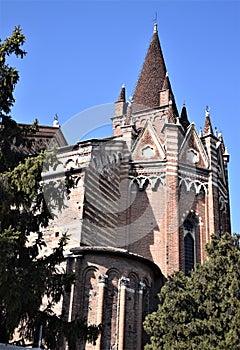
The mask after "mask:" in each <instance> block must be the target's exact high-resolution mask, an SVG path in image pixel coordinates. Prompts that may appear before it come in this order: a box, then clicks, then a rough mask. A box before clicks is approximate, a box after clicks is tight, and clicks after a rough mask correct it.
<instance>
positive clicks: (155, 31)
mask: <svg viewBox="0 0 240 350" xmlns="http://www.w3.org/2000/svg"><path fill="white" fill-rule="evenodd" d="M153 33H157V12H156V13H155V18H154V29H153Z"/></svg>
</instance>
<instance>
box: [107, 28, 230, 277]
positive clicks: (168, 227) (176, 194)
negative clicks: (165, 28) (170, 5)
mask: <svg viewBox="0 0 240 350" xmlns="http://www.w3.org/2000/svg"><path fill="white" fill-rule="evenodd" d="M124 90H125V87H122V89H121V93H120V95H119V98H118V101H117V102H116V103H115V116H114V117H113V118H112V120H113V130H114V135H116V136H118V137H122V139H125V140H126V143H127V144H128V147H129V151H130V167H129V178H130V179H131V185H132V187H131V189H130V192H129V196H130V197H131V196H132V197H133V198H130V200H129V202H130V203H131V206H130V207H129V208H128V220H129V225H128V227H127V228H128V232H127V233H126V235H127V237H128V242H129V244H128V245H127V246H126V248H127V249H128V250H129V251H132V252H138V254H141V255H143V256H144V257H146V258H147V259H149V260H152V261H153V262H154V263H155V264H157V266H158V267H159V268H160V270H161V271H162V273H163V274H164V275H165V276H167V275H168V274H169V273H171V272H173V271H174V270H183V271H185V273H189V271H190V270H191V269H192V267H193V266H194V264H195V263H196V262H197V263H201V262H202V261H203V260H204V258H205V251H204V246H205V244H206V243H207V242H209V240H210V235H211V234H212V233H217V234H222V233H223V232H226V231H228V232H229V231H230V211H229V189H228V170H227V165H228V162H229V154H228V152H227V149H226V147H225V145H224V142H223V137H222V134H221V133H218V134H216V133H213V129H212V125H211V120H210V113H209V109H208V108H206V117H205V125H204V130H203V132H202V131H201V132H200V134H198V133H197V131H196V128H195V124H194V123H190V121H189V119H188V116H187V109H186V106H185V105H184V106H183V108H182V111H181V114H180V115H179V114H178V111H177V107H176V103H175V99H174V94H173V91H172V88H171V84H170V81H169V77H168V73H167V70H166V65H165V62H164V58H163V54H162V50H161V46H160V42H159V37H158V30H157V25H156V24H155V25H154V31H153V36H152V40H151V43H150V46H149V49H148V51H147V55H146V58H145V61H144V64H143V67H142V70H141V73H140V76H139V79H138V82H137V85H136V88H135V92H134V94H133V100H132V101H131V103H128V104H127V103H126V99H125V92H124Z"/></svg>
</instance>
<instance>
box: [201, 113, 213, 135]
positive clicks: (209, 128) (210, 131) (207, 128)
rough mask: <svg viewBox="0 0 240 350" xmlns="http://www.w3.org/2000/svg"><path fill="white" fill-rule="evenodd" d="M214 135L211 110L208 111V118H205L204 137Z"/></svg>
mask: <svg viewBox="0 0 240 350" xmlns="http://www.w3.org/2000/svg"><path fill="white" fill-rule="evenodd" d="M209 134H213V128H212V123H211V119H210V113H209V109H208V108H207V109H206V117H205V124H204V129H203V136H206V135H209Z"/></svg>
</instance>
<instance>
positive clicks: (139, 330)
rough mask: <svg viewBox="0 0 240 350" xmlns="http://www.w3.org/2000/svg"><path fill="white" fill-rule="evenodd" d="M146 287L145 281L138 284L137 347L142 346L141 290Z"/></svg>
mask: <svg viewBox="0 0 240 350" xmlns="http://www.w3.org/2000/svg"><path fill="white" fill-rule="evenodd" d="M145 288H146V285H145V283H143V282H139V284H138V318H137V347H136V349H141V348H142V311H143V291H144V289H145Z"/></svg>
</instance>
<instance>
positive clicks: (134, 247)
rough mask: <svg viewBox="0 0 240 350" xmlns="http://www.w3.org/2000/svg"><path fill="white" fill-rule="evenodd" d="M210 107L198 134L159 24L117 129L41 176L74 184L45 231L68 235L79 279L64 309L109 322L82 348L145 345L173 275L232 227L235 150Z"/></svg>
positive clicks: (63, 154)
mask: <svg viewBox="0 0 240 350" xmlns="http://www.w3.org/2000/svg"><path fill="white" fill-rule="evenodd" d="M205 113H206V115H205V121H204V120H203V125H204V127H203V129H202V131H200V133H199V132H198V131H197V130H196V127H195V124H194V123H191V121H190V120H189V118H188V115H187V109H186V106H185V105H184V106H183V107H182V110H181V111H180V113H179V112H178V109H177V106H176V103H175V98H174V94H173V90H172V87H171V83H170V80H169V77H168V73H167V69H166V64H165V61H164V57H163V53H162V50H161V45H160V41H159V36H158V30H157V25H156V24H155V25H154V31H153V35H152V38H151V42H150V45H149V48H148V51H147V54H146V58H145V60H144V63H143V66H142V70H141V72H140V75H139V78H138V81H137V84H136V88H135V91H134V94H133V97H132V100H131V101H130V102H129V101H127V100H126V96H125V87H124V86H122V87H121V89H120V93H119V96H118V98H117V100H116V102H115V112H114V116H113V117H112V127H113V136H110V137H107V138H103V139H90V140H87V141H81V142H78V143H76V144H75V145H69V146H68V145H65V146H64V147H60V148H59V149H58V157H59V160H60V164H59V166H58V167H57V169H56V170H55V171H52V172H51V171H50V172H49V173H46V174H45V179H44V181H50V180H52V179H54V181H55V182H56V183H61V181H62V180H63V179H64V174H66V173H68V174H70V175H71V178H72V180H73V182H74V187H73V188H72V189H71V193H70V194H69V195H68V197H67V199H66V205H65V209H64V210H63V211H62V212H60V213H58V215H57V216H56V218H55V219H54V220H53V221H52V223H51V225H50V226H49V228H48V229H47V230H46V231H45V236H46V237H47V240H48V242H49V244H50V245H53V244H54V242H56V241H58V239H59V237H60V236H61V234H62V233H63V232H68V234H69V235H70V241H69V248H68V252H67V253H66V261H67V270H68V271H69V272H71V271H73V272H75V274H76V281H75V284H74V285H73V286H72V290H71V293H69V294H68V295H66V297H65V300H64V301H63V307H64V310H65V312H66V317H67V318H68V320H69V321H70V320H72V319H74V318H75V317H77V316H81V317H85V318H86V319H87V321H88V322H89V323H91V324H99V323H102V324H103V326H104V328H103V333H102V334H101V336H100V337H99V338H98V340H97V344H96V345H92V344H87V343H86V344H83V343H81V344H79V345H78V349H79V350H83V349H87V350H93V349H94V350H103V349H104V350H106V349H115V350H133V349H136V350H141V349H143V347H144V344H145V343H146V341H147V338H146V334H145V333H144V331H143V328H142V322H143V320H144V317H145V316H146V315H147V314H148V313H150V312H152V311H153V310H155V309H156V307H157V302H158V298H157V293H158V292H159V291H160V289H161V287H162V286H163V284H164V283H165V281H166V279H167V276H168V275H169V274H170V273H172V272H173V271H177V270H182V271H183V272H184V273H185V274H189V273H190V271H191V269H193V267H194V265H195V264H196V263H202V262H203V260H204V259H205V257H206V254H205V250H204V247H205V244H206V243H207V242H209V241H210V237H211V234H212V233H216V234H219V235H221V234H222V233H224V232H226V231H228V232H230V209H229V188H228V162H229V154H228V152H227V148H226V147H225V145H224V141H223V136H222V134H221V133H218V134H216V133H215V132H213V127H212V124H211V119H210V113H209V110H208V109H206V112H205ZM55 127H56V128H57V127H58V126H57V125H56V126H55ZM62 349H67V345H63V347H62Z"/></svg>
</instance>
